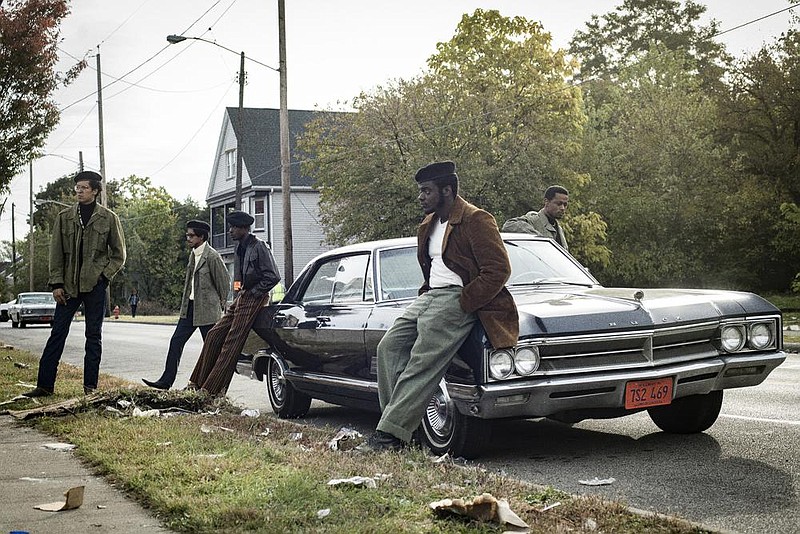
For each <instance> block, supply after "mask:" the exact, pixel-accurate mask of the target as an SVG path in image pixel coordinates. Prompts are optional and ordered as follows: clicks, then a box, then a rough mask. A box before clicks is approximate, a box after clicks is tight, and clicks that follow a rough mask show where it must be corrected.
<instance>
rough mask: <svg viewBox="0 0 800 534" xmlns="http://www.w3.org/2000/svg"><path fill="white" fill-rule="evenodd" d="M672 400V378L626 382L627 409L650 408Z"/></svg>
mask: <svg viewBox="0 0 800 534" xmlns="http://www.w3.org/2000/svg"><path fill="white" fill-rule="evenodd" d="M671 402H672V378H659V379H657V380H637V381H635V382H628V383H627V384H625V409H627V410H634V409H637V408H649V407H650V406H661V405H663V404H669V403H671Z"/></svg>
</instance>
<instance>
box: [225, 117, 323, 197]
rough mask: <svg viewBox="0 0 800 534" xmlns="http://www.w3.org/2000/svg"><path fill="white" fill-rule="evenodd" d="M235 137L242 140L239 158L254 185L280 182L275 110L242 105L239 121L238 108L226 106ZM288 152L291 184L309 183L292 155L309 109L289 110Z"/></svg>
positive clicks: (308, 184) (277, 125)
mask: <svg viewBox="0 0 800 534" xmlns="http://www.w3.org/2000/svg"><path fill="white" fill-rule="evenodd" d="M226 112H227V113H228V117H229V118H230V121H231V124H232V126H233V131H234V134H235V135H236V138H237V139H238V140H239V141H240V143H242V159H243V160H244V165H245V167H246V168H247V172H248V174H249V175H250V180H251V182H252V184H253V186H254V187H258V186H277V187H280V185H281V151H280V121H279V111H278V110H277V109H273V108H244V109H243V110H242V124H241V125H240V124H239V121H238V117H239V108H236V107H229V108H226ZM288 113H289V155H290V158H291V162H292V166H291V168H292V175H291V177H292V186H311V185H312V183H313V180H312V179H311V178H310V177H308V176H303V175H302V173H301V172H300V164H299V162H298V160H297V158H296V157H295V141H296V140H297V137H298V136H299V135H301V134H302V133H303V132H304V130H305V125H306V123H307V122H309V121H310V120H311V118H312V117H313V115H314V112H313V111H306V110H296V109H290V110H288Z"/></svg>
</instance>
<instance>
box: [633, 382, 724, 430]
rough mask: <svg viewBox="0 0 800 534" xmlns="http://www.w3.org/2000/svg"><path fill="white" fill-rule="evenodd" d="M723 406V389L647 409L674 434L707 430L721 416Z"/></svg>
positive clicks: (651, 416) (660, 423) (654, 419)
mask: <svg viewBox="0 0 800 534" xmlns="http://www.w3.org/2000/svg"><path fill="white" fill-rule="evenodd" d="M721 408H722V390H719V391H712V392H711V393H706V394H704V395H689V396H688V397H681V398H680V399H675V400H673V401H672V404H667V405H666V406H656V407H654V408H650V409H649V410H647V413H648V414H650V419H652V420H653V422H654V423H655V424H656V426H658V428H660V429H661V430H663V431H664V432H670V433H672V434H696V433H698V432H703V431H704V430H707V429H708V428H709V427H711V425H713V424H714V421H716V420H717V417H718V416H719V411H720V409H721Z"/></svg>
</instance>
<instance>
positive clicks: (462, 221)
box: [357, 161, 519, 452]
mask: <svg viewBox="0 0 800 534" xmlns="http://www.w3.org/2000/svg"><path fill="white" fill-rule="evenodd" d="M414 179H415V180H416V181H417V186H418V188H419V195H418V197H417V198H418V200H419V202H420V205H421V206H422V210H423V211H424V212H425V215H426V217H425V219H424V220H423V221H422V224H420V226H419V229H418V230H417V260H418V261H419V264H420V267H421V268H422V274H423V277H424V283H423V285H422V288H420V294H419V296H418V297H417V299H416V300H415V301H414V302H413V303H412V304H411V305H410V306H409V307H408V308H406V310H405V312H403V314H402V315H401V316H400V317H398V318H397V320H396V321H395V322H394V324H393V325H392V327H391V328H390V329H389V331H388V332H386V335H384V336H383V339H381V341H380V343H379V344H378V399H379V401H380V405H381V412H382V414H381V419H380V421H378V425H377V429H376V431H375V433H374V434H373V435H372V436H371V437H370V438H369V440H367V442H365V443H363V444H361V445H359V446H358V447H357V449H358V450H359V451H362V452H363V451H367V452H371V451H386V450H397V449H400V448H402V447H404V446H405V445H406V444H407V443H408V442H409V441H410V440H411V434H412V433H413V432H414V430H415V429H416V428H417V427H418V426H419V424H420V420H421V419H422V415H423V414H424V412H425V407H426V406H427V404H428V402H429V400H430V398H431V396H432V395H433V393H434V391H435V390H436V388H437V387H438V385H439V382H440V381H441V379H442V377H443V376H444V374H445V372H446V371H447V368H448V367H449V365H450V362H451V361H452V360H453V358H454V357H455V355H456V352H457V351H458V348H459V347H460V346H461V345H462V344H463V343H464V340H465V339H466V337H467V336H468V335H469V333H470V331H471V330H472V327H473V325H474V323H475V321H476V320H480V321H481V324H482V325H483V327H484V329H485V330H486V336H487V337H488V338H489V341H490V342H491V343H492V345H493V346H494V347H495V348H498V349H499V348H506V347H513V346H514V345H516V343H517V336H518V335H519V316H518V314H517V308H516V305H515V304H514V299H513V297H512V296H511V294H510V293H509V292H508V289H506V287H505V284H506V281H507V280H508V277H509V276H510V275H511V264H510V262H509V259H508V253H507V252H506V248H505V245H504V244H503V240H502V239H501V238H500V232H499V231H498V229H497V223H496V222H495V220H494V217H492V215H491V214H489V213H488V212H486V211H484V210H482V209H480V208H477V207H476V206H473V205H472V204H470V203H469V202H467V201H465V200H464V199H463V198H461V197H460V196H459V195H458V176H457V175H456V167H455V164H454V163H453V162H452V161H441V162H437V163H432V164H430V165H428V166H426V167H423V168H421V169H420V170H419V171H417V174H416V175H415V176H414Z"/></svg>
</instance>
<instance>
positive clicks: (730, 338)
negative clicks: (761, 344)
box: [719, 325, 744, 352]
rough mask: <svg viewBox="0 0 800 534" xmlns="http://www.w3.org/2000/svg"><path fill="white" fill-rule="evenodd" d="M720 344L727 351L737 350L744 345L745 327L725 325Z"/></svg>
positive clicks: (720, 336)
mask: <svg viewBox="0 0 800 534" xmlns="http://www.w3.org/2000/svg"><path fill="white" fill-rule="evenodd" d="M719 341H720V345H721V346H722V350H724V351H725V352H736V351H739V350H742V347H744V329H743V328H742V327H741V326H740V325H736V326H723V327H722V330H721V331H720V335H719Z"/></svg>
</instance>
